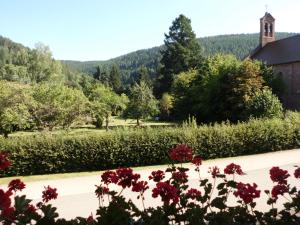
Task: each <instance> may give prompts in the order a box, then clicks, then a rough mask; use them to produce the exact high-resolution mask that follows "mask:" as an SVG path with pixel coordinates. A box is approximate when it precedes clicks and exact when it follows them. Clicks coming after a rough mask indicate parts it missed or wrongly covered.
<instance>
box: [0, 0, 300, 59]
mask: <svg viewBox="0 0 300 225" xmlns="http://www.w3.org/2000/svg"><path fill="white" fill-rule="evenodd" d="M266 4H267V5H268V11H269V12H271V14H272V15H273V16H274V17H275V18H276V28H275V29H276V31H287V32H300V26H299V21H300V13H299V9H300V0H284V1H283V0H0V35H2V36H5V37H8V38H10V39H12V40H13V41H16V42H19V43H22V44H24V45H26V46H29V47H33V46H34V44H35V43H37V42H42V43H44V44H46V45H49V46H50V49H51V51H52V52H53V55H54V57H55V58H57V59H73V60H105V59H109V58H113V57H116V56H119V55H122V54H126V53H129V52H132V51H135V50H139V49H143V48H150V47H154V46H158V45H161V44H162V43H163V40H164V33H166V32H168V29H169V27H170V25H171V23H172V21H173V20H174V18H175V17H177V16H178V15H179V14H181V13H183V14H184V15H186V16H187V17H189V18H190V19H191V20H192V26H193V30H194V31H195V33H196V35H197V37H204V36H212V35H220V34H236V33H254V32H258V31H259V18H260V17H262V16H263V14H264V12H265V5H266Z"/></svg>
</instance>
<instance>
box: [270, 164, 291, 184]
mask: <svg viewBox="0 0 300 225" xmlns="http://www.w3.org/2000/svg"><path fill="white" fill-rule="evenodd" d="M289 176H290V175H289V174H288V171H287V170H282V169H280V168H279V167H277V166H276V167H272V168H271V169H270V178H271V180H272V181H273V182H278V184H287V180H286V179H287V178H288V177H289Z"/></svg>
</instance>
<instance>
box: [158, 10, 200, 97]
mask: <svg viewBox="0 0 300 225" xmlns="http://www.w3.org/2000/svg"><path fill="white" fill-rule="evenodd" d="M164 43H165V48H164V49H163V50H162V51H161V53H162V59H161V61H160V62H161V64H162V68H161V71H160V74H161V76H160V77H159V79H158V94H162V93H164V92H169V91H170V87H171V84H172V82H173V79H174V76H175V75H176V74H179V73H181V72H184V71H188V70H189V69H192V68H195V67H197V65H198V64H199V61H200V59H201V58H202V57H201V47H200V45H199V43H198V41H197V39H196V35H195V33H194V32H193V30H192V26H191V20H190V19H188V18H187V17H185V16H184V15H179V17H177V18H176V19H175V20H174V21H173V23H172V26H171V27H170V29H169V33H168V34H165V40H164Z"/></svg>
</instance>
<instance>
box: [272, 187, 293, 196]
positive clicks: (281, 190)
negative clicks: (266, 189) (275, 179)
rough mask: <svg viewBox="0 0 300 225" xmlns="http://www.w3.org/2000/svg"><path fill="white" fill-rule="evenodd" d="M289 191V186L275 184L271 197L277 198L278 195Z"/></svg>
mask: <svg viewBox="0 0 300 225" xmlns="http://www.w3.org/2000/svg"><path fill="white" fill-rule="evenodd" d="M288 191H289V188H288V187H287V185H285V184H277V185H275V186H274V187H273V188H272V192H271V194H272V198H274V199H278V195H283V194H284V193H287V192H288Z"/></svg>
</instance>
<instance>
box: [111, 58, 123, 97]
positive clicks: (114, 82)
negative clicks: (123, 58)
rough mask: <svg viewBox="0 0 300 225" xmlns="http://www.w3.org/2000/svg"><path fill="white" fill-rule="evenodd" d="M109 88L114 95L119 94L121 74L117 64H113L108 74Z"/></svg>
mask: <svg viewBox="0 0 300 225" xmlns="http://www.w3.org/2000/svg"><path fill="white" fill-rule="evenodd" d="M109 78H110V86H111V87H112V89H113V90H114V91H115V92H116V93H120V92H121V86H122V85H121V73H120V68H119V66H118V65H117V64H113V65H112V67H111V70H110V74H109Z"/></svg>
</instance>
